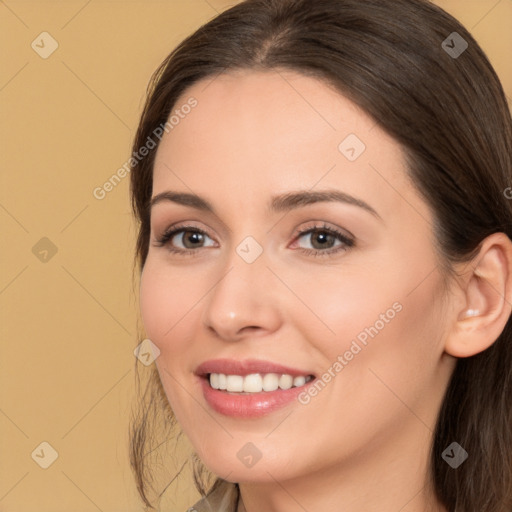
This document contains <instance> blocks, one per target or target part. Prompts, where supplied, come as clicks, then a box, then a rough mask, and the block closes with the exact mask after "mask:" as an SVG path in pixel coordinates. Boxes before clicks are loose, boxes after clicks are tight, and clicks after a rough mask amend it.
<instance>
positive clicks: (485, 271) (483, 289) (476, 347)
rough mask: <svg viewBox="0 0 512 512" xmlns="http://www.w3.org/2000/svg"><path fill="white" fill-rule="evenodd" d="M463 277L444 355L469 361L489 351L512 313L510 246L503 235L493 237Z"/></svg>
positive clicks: (511, 254) (485, 244)
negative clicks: (472, 357)
mask: <svg viewBox="0 0 512 512" xmlns="http://www.w3.org/2000/svg"><path fill="white" fill-rule="evenodd" d="M468 269H469V271H467V274H466V275H465V276H464V279H463V284H462V285H461V286H462V287H463V288H462V289H461V292H462V293H463V304H464V306H463V308H461V309H459V310H458V311H456V318H455V319H454V324H453V328H452V329H451V332H450V333H449V335H448V337H447V340H446V344H445V351H446V352H447V353H448V354H450V355H452V356H454V357H469V356H473V355H475V354H478V353H479V352H482V351H484V350H486V349H487V348H489V347H490V346H491V345H492V344H493V343H494V342H495V341H496V340H497V339H498V337H499V335H500V334H501V332H502V331H503V329H504V328H505V325H506V323H507V321H508V319H509V317H510V313H511V311H512V242H511V241H510V239H509V238H508V237H507V235H505V234H504V233H494V234H492V235H490V236H489V237H487V238H486V239H485V240H484V241H483V242H482V244H481V248H480V251H479V252H478V254H477V255H476V256H475V258H474V260H473V261H472V262H471V263H470V265H469V266H468Z"/></svg>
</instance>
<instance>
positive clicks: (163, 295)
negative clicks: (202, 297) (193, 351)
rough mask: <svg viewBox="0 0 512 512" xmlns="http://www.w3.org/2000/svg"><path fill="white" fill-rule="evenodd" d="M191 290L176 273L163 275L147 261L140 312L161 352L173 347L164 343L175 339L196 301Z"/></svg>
mask: <svg viewBox="0 0 512 512" xmlns="http://www.w3.org/2000/svg"><path fill="white" fill-rule="evenodd" d="M191 289H193V287H187V286H183V284H182V283H181V282H180V279H179V272H172V273H170V272H168V271H167V272H166V271H163V270H162V269H160V268H159V266H158V265H156V264H155V263H154V262H153V261H152V260H151V259H150V258H149V257H148V260H147V261H146V265H145V266H144V270H143V272H142V275H141V279H140V310H141V315H142V321H143V324H144V329H145V331H146V334H147V336H148V338H149V339H150V340H151V341H152V342H153V343H155V344H156V345H157V346H158V348H159V349H160V350H161V351H164V350H169V349H170V348H172V347H173V345H172V344H169V343H164V341H165V340H168V339H176V337H175V336H173V335H175V333H176V331H177V330H178V329H179V327H180V323H181V321H182V320H181V319H185V317H186V315H187V313H188V314H190V313H191V309H192V308H193V305H194V303H195V302H197V300H198V298H195V297H194V296H193V295H198V294H197V292H196V293H193V291H189V290H191Z"/></svg>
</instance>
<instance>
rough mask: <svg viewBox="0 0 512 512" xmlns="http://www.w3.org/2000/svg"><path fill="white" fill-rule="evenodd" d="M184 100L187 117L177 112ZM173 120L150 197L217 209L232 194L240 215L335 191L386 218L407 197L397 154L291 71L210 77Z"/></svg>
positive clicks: (335, 95)
mask: <svg viewBox="0 0 512 512" xmlns="http://www.w3.org/2000/svg"><path fill="white" fill-rule="evenodd" d="M191 98H193V99H194V100H195V102H197V103H196V104H195V106H194V108H192V109H189V108H183V106H184V105H186V104H187V102H190V99H191ZM172 114H174V115H176V116H177V117H176V118H175V121H176V120H178V118H179V122H177V123H176V124H174V125H173V127H172V129H170V130H169V131H168V133H166V134H165V135H164V137H163V138H162V141H161V143H160V145H159V148H158V151H157V155H156V159H155V166H154V177H153V179H154V183H153V195H155V194H157V193H159V192H161V191H163V190H165V189H167V188H172V189H174V190H180V191H188V192H190V191H193V192H195V193H198V194H201V195H202V196H205V197H208V198H211V202H213V203H216V202H217V201H218V196H222V195H223V192H224V193H226V192H229V193H233V194H236V195H237V196H238V198H239V199H238V201H239V202H238V205H239V206H240V205H242V204H243V203H244V202H246V201H247V199H250V198H252V197H257V196H258V195H259V194H264V195H266V196H268V195H271V194H274V193H279V192H286V191H288V190H290V189H294V190H297V189H299V188H301V189H312V188H313V187H317V188H331V187H336V188H339V189H342V190H344V191H346V192H348V193H351V194H355V195H359V196H361V197H364V198H366V199H365V200H367V202H371V201H376V202H377V204H379V205H380V209H381V210H384V213H385V211H386V210H389V211H390V212H391V210H393V209H394V210H395V211H396V210H397V209H398V210H400V208H398V205H397V201H396V200H397V194H405V195H408V194H411V193H413V191H412V190H411V188H410V183H409V182H408V179H407V176H406V171H405V164H404V158H403V153H402V151H401V148H400V146H399V144H398V143H397V142H396V141H395V140H394V139H393V138H392V137H390V136H389V135H388V134H386V133H385V132H384V131H383V130H381V129H380V127H379V126H378V125H377V123H376V122H375V121H374V120H373V119H372V118H370V117H369V116H368V115H366V113H365V112H364V111H363V110H361V109H360V108H359V107H358V106H357V105H355V104H354V103H352V102H351V101H350V100H348V99H347V98H346V97H345V96H343V95H342V94H340V93H339V92H338V91H336V90H334V88H332V87H330V86H329V85H327V84H326V83H324V82H323V81H320V80H319V79H316V78H313V77H308V76H304V75H302V74H300V73H297V72H293V71H289V70H286V71H285V70H279V71H277V70H269V71H253V70H242V71H236V72H230V73H226V74H221V75H218V76H214V77H209V78H207V79H205V80H202V81H200V82H198V83H196V84H194V85H193V86H192V87H190V88H188V89H187V90H186V91H185V92H184V93H183V94H182V96H181V97H180V98H179V99H178V101H177V102H176V104H175V105H174V108H173V112H172ZM352 149H353V150H354V151H352ZM347 150H348V153H347ZM354 153H355V156H356V158H355V159H354V158H353V157H354ZM348 157H350V158H348ZM406 189H407V190H406ZM233 194H230V195H233ZM262 204H263V203H262ZM265 204H266V203H265ZM409 208H410V206H409Z"/></svg>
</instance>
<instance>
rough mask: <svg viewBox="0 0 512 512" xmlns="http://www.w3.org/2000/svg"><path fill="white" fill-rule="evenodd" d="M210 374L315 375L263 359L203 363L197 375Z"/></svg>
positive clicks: (219, 360)
mask: <svg viewBox="0 0 512 512" xmlns="http://www.w3.org/2000/svg"><path fill="white" fill-rule="evenodd" d="M209 373H223V374H225V375H249V374H251V373H278V374H283V373H284V374H287V375H291V376H292V377H299V376H301V375H303V376H308V375H313V374H312V373H311V372H309V371H307V370H300V369H297V368H291V367H289V366H284V365H282V364H277V363H272V362H271V361H263V360H261V359H244V360H243V361H238V360H236V359H211V360H209V361H205V362H203V363H201V364H200V365H199V366H198V367H197V368H196V371H195V374H196V375H199V376H200V377H203V376H205V375H208V374H209Z"/></svg>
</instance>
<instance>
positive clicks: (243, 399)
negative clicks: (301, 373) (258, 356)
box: [200, 377, 315, 418]
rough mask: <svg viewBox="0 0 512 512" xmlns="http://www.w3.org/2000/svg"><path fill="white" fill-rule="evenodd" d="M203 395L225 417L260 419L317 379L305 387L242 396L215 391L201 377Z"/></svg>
mask: <svg viewBox="0 0 512 512" xmlns="http://www.w3.org/2000/svg"><path fill="white" fill-rule="evenodd" d="M200 380H201V386H202V388H203V395H204V398H205V400H206V401H207V402H208V404H209V405H210V407H212V409H213V410H215V411H216V412H218V413H220V414H223V415H225V416H232V417H236V418H258V417H261V416H265V415H266V414H270V413H272V412H274V411H277V410H278V409H281V408H283V407H285V406H287V405H289V404H290V403H292V402H293V401H294V400H297V396H298V395H299V394H300V393H302V392H303V391H304V390H305V389H306V388H307V387H308V386H309V385H311V383H312V382H314V381H315V379H312V380H310V381H309V382H308V383H307V384H304V385H303V386H299V387H294V388H290V389H278V390H276V391H262V392H261V393H251V394H246V395H245V394H241V393H230V392H228V391H221V390H218V389H213V388H212V387H211V386H210V383H209V381H208V378H205V377H200Z"/></svg>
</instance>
